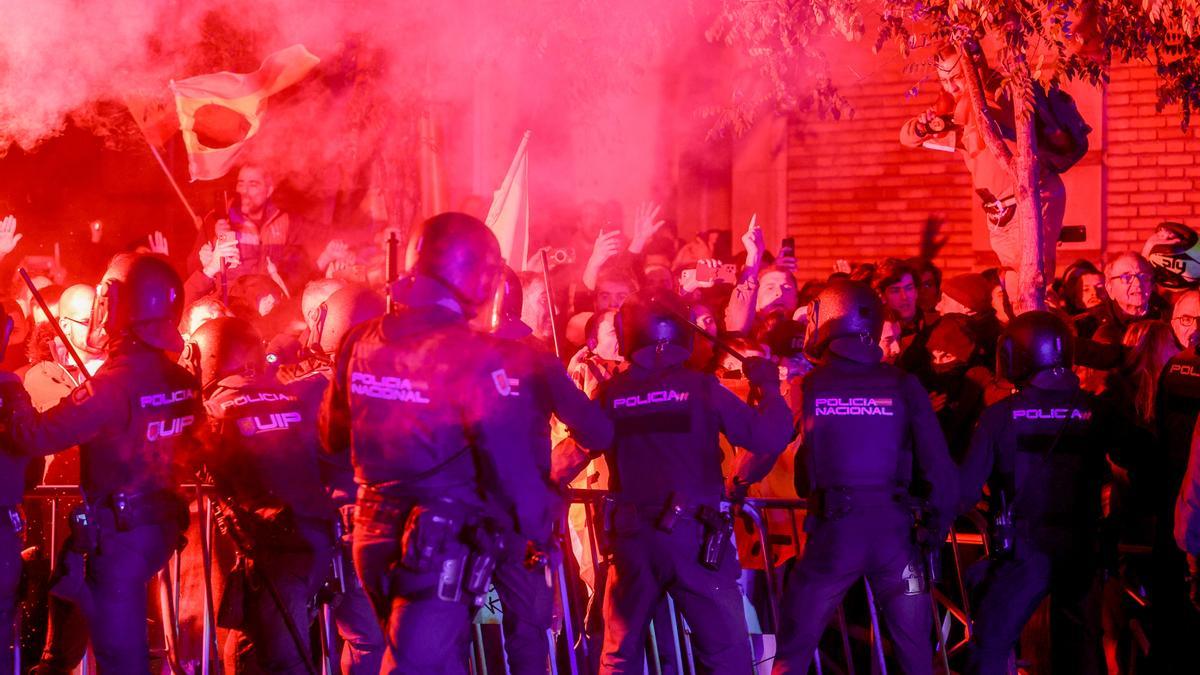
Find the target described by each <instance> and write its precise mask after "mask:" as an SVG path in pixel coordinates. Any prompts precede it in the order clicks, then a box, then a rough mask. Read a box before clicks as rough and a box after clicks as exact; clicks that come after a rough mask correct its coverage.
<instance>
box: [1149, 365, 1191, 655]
mask: <svg viewBox="0 0 1200 675" xmlns="http://www.w3.org/2000/svg"><path fill="white" fill-rule="evenodd" d="M1198 414H1200V351H1198V350H1197V347H1195V346H1188V347H1187V348H1186V349H1184V350H1183V351H1181V352H1179V353H1178V354H1176V355H1175V356H1173V357H1171V360H1170V361H1168V362H1167V365H1166V366H1165V367H1164V368H1163V371H1162V377H1161V379H1160V380H1159V391H1158V395H1157V397H1156V399H1155V424H1156V426H1157V430H1158V443H1159V445H1160V446H1161V450H1162V452H1157V453H1153V457H1151V458H1148V459H1150V460H1151V461H1152V462H1153V464H1152V465H1151V466H1149V467H1148V468H1149V469H1150V470H1149V471H1148V472H1147V474H1148V475H1147V478H1148V479H1149V481H1148V482H1149V483H1150V487H1149V489H1148V490H1147V491H1146V492H1147V494H1149V495H1152V498H1153V499H1155V502H1154V503H1153V504H1152V508H1153V515H1154V518H1155V526H1154V539H1153V543H1152V547H1153V548H1152V553H1151V570H1150V599H1151V604H1150V616H1151V620H1152V624H1153V629H1152V633H1151V641H1150V665H1151V666H1152V668H1153V670H1154V671H1155V672H1161V673H1190V672H1192V671H1194V670H1195V668H1196V662H1197V659H1200V648H1198V646H1197V644H1196V640H1195V639H1194V637H1195V636H1196V635H1198V634H1200V611H1197V609H1196V608H1195V607H1193V606H1192V605H1191V603H1189V602H1188V594H1189V591H1188V586H1189V584H1188V579H1189V578H1192V577H1194V575H1193V574H1192V573H1191V572H1190V571H1189V566H1188V562H1187V558H1186V557H1185V556H1184V553H1183V552H1182V551H1180V550H1179V549H1177V548H1176V542H1175V539H1174V538H1173V537H1172V529H1173V528H1172V527H1171V523H1172V519H1173V518H1176V512H1175V504H1176V495H1178V494H1179V493H1180V490H1181V488H1182V486H1184V475H1185V473H1186V471H1187V468H1188V455H1189V453H1190V451H1191V449H1192V447H1193V443H1192V438H1193V430H1194V429H1195V426H1196V418H1197V415H1198ZM1175 525H1176V528H1178V526H1179V523H1178V522H1176V523H1175Z"/></svg>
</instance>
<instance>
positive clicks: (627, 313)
mask: <svg viewBox="0 0 1200 675" xmlns="http://www.w3.org/2000/svg"><path fill="white" fill-rule="evenodd" d="M689 312H690V310H689V309H688V307H687V305H686V304H685V303H684V302H683V298H681V297H679V295H678V294H676V293H674V292H671V291H664V290H661V289H657V290H651V289H646V290H642V291H639V292H638V293H635V294H633V295H631V296H629V297H628V298H626V299H625V302H623V303H622V304H621V308H620V309H619V310H617V315H616V317H615V318H614V320H613V323H614V328H615V329H616V331H617V348H618V351H619V353H620V354H621V356H623V357H625V358H626V359H629V360H632V359H633V357H634V355H635V354H638V353H639V352H643V351H646V352H653V353H659V354H668V353H670V354H674V355H676V356H678V357H680V358H682V359H686V358H687V357H688V356H690V355H691V353H692V346H693V340H694V338H695V336H694V335H693V330H694V329H693V328H692V327H691V326H689V325H688V317H689V316H690V313H689Z"/></svg>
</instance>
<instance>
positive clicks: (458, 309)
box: [322, 213, 550, 673]
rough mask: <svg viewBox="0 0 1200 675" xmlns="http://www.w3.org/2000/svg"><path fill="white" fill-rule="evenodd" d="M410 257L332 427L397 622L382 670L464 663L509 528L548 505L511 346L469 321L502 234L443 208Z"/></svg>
mask: <svg viewBox="0 0 1200 675" xmlns="http://www.w3.org/2000/svg"><path fill="white" fill-rule="evenodd" d="M408 259H409V274H410V275H411V276H410V277H409V278H408V279H407V280H406V283H405V286H406V288H407V292H406V295H405V298H404V304H403V306H402V307H401V308H400V309H399V310H398V311H397V312H396V313H394V314H390V315H388V316H385V317H382V318H381V319H376V320H372V321H368V322H366V323H365V324H361V325H360V326H358V327H356V328H355V329H353V330H351V332H350V334H349V335H348V336H347V338H346V340H344V342H343V344H342V346H341V348H340V349H339V352H338V355H337V357H336V359H335V362H334V363H335V373H334V378H333V383H332V385H331V386H330V389H329V393H328V396H327V398H326V403H325V406H324V408H323V411H322V425H323V432H322V433H323V437H324V442H325V444H326V448H327V449H329V450H333V451H338V450H340V449H342V448H346V447H349V448H350V450H351V453H352V458H353V462H354V470H355V480H356V481H357V482H358V484H359V486H360V487H359V495H358V502H357V507H356V514H355V527H354V564H355V567H356V568H357V570H358V572H359V575H360V577H361V579H362V582H363V585H364V586H365V587H366V589H367V592H368V594H370V596H371V599H372V601H373V602H374V604H375V607H376V609H377V611H378V612H379V613H380V615H381V616H383V617H385V618H386V620H387V628H386V631H385V632H386V635H387V648H386V651H385V654H384V662H383V669H382V671H383V672H388V673H393V672H422V673H432V672H462V671H463V670H464V669H465V661H466V655H467V646H468V643H469V641H468V629H469V624H470V618H471V615H472V613H473V602H472V601H473V598H474V597H476V596H477V595H478V594H482V593H483V592H484V591H485V590H486V588H483V587H482V586H485V585H486V583H487V581H488V579H487V577H488V576H490V575H489V574H488V573H489V571H490V570H489V569H488V568H489V566H491V567H492V568H493V569H494V565H495V562H496V560H497V555H498V551H497V547H498V546H499V545H500V542H501V541H502V538H501V537H499V536H498V533H497V531H496V530H497V528H500V527H502V521H503V520H505V519H506V518H513V519H515V522H517V523H518V525H519V527H520V528H521V530H522V531H526V532H528V531H535V530H536V529H537V528H538V526H539V524H540V523H543V522H545V519H546V513H547V511H548V510H549V509H550V504H548V503H547V500H546V498H545V495H544V494H543V491H541V490H540V489H539V487H538V486H537V485H536V484H534V481H536V476H537V475H538V472H537V468H536V467H535V466H534V465H533V458H532V453H530V452H529V448H530V447H531V441H530V440H529V439H528V438H527V433H526V431H527V430H525V429H524V428H522V426H521V425H515V424H513V423H512V422H513V420H516V419H520V415H521V412H520V407H519V405H518V404H519V402H520V401H519V395H518V390H517V388H516V385H517V383H514V382H513V381H512V378H510V376H509V374H508V372H507V371H506V368H507V363H506V362H505V359H504V352H503V350H502V349H501V347H500V346H499V345H498V344H497V342H496V341H495V339H494V338H492V337H490V336H486V335H483V334H480V333H476V332H473V331H472V330H471V328H470V326H469V325H468V320H469V318H470V317H473V316H474V315H475V314H476V312H477V311H478V309H479V308H480V307H481V306H483V305H484V304H486V303H487V302H488V301H489V300H490V299H491V298H492V296H493V292H494V290H495V284H496V279H497V275H498V274H499V272H500V269H501V265H502V262H501V258H500V247H499V244H498V243H497V241H496V237H495V235H493V234H492V232H491V231H490V230H489V229H488V228H487V226H486V225H484V224H483V223H482V222H480V221H479V220H477V219H475V218H473V217H471V216H467V215H464V214H459V213H443V214H440V215H438V216H434V217H433V218H431V219H429V220H427V221H425V222H424V223H423V224H422V225H421V227H420V230H419V231H418V232H417V233H416V234H415V236H414V237H413V238H412V239H411V240H410V247H409V255H408ZM485 505H490V506H492V508H493V509H494V508H500V509H503V511H504V513H503V514H501V515H500V516H498V517H491V514H490V513H489V509H488V508H485Z"/></svg>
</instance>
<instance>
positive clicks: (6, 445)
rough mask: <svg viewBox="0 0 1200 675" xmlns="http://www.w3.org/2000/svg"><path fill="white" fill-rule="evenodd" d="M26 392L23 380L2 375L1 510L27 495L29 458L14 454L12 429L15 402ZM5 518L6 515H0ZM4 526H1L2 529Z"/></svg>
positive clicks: (0, 387)
mask: <svg viewBox="0 0 1200 675" xmlns="http://www.w3.org/2000/svg"><path fill="white" fill-rule="evenodd" d="M23 392H24V390H23V389H22V388H21V380H20V379H19V378H18V377H17V376H16V375H13V374H11V373H3V374H0V433H3V435H4V440H3V441H0V443H3V450H4V451H3V452H0V508H6V507H7V508H11V507H14V506H16V505H17V504H20V503H21V497H22V495H24V493H25V467H26V465H28V464H29V458H28V457H26V456H24V455H21V454H19V453H17V452H13V451H12V450H15V448H12V447H11V446H12V438H11V436H10V432H9V430H10V427H11V424H12V412H13V408H14V406H13V402H14V401H15V400H18V399H20V398H21V396H22V394H23ZM0 517H4V514H0ZM2 526H3V525H2V524H0V527H2Z"/></svg>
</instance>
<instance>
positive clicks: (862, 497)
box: [808, 484, 918, 518]
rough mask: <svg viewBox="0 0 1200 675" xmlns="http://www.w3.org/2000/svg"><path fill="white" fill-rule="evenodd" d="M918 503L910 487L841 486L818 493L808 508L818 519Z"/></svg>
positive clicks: (811, 497) (898, 485) (814, 495)
mask: <svg viewBox="0 0 1200 675" xmlns="http://www.w3.org/2000/svg"><path fill="white" fill-rule="evenodd" d="M916 503H918V500H916V499H914V497H913V496H912V495H910V494H909V493H908V487H907V486H906V485H900V484H893V485H854V486H850V485H838V486H833V487H827V488H817V489H816V490H814V491H813V493H812V495H811V496H810V497H809V502H808V504H809V506H808V509H809V513H810V514H812V515H815V516H820V517H822V518H837V517H839V516H845V515H848V514H850V513H853V512H856V511H862V510H868V509H880V508H885V507H901V508H910V507H912V506H913V505H914V504H916Z"/></svg>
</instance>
